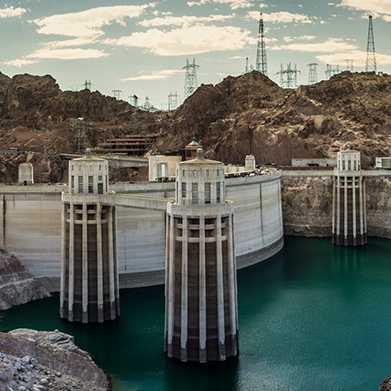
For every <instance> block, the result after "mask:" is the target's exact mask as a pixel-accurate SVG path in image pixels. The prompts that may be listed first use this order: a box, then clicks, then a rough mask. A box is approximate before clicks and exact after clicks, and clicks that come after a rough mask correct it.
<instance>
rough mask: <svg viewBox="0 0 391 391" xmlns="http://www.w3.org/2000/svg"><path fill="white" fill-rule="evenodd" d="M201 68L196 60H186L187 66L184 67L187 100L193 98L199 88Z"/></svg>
mask: <svg viewBox="0 0 391 391" xmlns="http://www.w3.org/2000/svg"><path fill="white" fill-rule="evenodd" d="M199 67H200V66H199V65H197V64H196V61H195V58H193V62H190V61H189V59H186V65H185V66H184V67H183V69H184V70H185V99H186V98H188V97H189V96H191V95H192V94H193V92H194V91H195V90H196V89H197V87H198V77H197V69H198V68H199Z"/></svg>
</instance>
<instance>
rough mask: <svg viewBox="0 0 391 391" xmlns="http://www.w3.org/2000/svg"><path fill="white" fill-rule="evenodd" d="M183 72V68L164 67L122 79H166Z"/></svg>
mask: <svg viewBox="0 0 391 391" xmlns="http://www.w3.org/2000/svg"><path fill="white" fill-rule="evenodd" d="M182 73H183V70H181V69H163V70H160V71H155V72H151V73H145V74H141V75H137V76H130V77H127V78H125V79H122V81H146V80H164V79H169V78H171V77H174V76H176V75H178V74H182Z"/></svg>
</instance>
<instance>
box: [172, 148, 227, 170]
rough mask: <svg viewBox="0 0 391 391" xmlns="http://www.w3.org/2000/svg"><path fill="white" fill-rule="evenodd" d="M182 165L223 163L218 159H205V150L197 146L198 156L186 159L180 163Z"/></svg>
mask: <svg viewBox="0 0 391 391" xmlns="http://www.w3.org/2000/svg"><path fill="white" fill-rule="evenodd" d="M196 143H197V142H196ZM179 164H180V165H181V166H185V165H193V164H194V165H195V164H223V163H222V162H219V161H217V160H211V159H205V157H204V150H203V149H202V148H201V147H198V148H197V157H196V158H195V159H192V160H186V161H184V162H180V163H179Z"/></svg>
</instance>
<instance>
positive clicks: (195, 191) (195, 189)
mask: <svg viewBox="0 0 391 391" xmlns="http://www.w3.org/2000/svg"><path fill="white" fill-rule="evenodd" d="M191 203H192V204H198V183H192V184H191Z"/></svg>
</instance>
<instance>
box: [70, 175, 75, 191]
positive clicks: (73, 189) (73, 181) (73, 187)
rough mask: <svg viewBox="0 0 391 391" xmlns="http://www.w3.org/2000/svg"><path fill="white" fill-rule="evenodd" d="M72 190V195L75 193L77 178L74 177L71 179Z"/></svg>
mask: <svg viewBox="0 0 391 391" xmlns="http://www.w3.org/2000/svg"><path fill="white" fill-rule="evenodd" d="M71 189H72V193H73V192H74V191H75V176H74V175H72V177H71Z"/></svg>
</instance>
